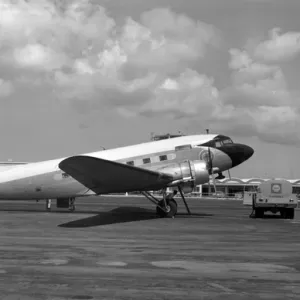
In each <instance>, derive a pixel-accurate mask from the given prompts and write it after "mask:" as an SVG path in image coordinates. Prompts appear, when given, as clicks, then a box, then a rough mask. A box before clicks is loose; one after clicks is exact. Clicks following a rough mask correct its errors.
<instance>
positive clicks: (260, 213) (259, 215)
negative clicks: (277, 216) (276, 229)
mask: <svg viewBox="0 0 300 300" xmlns="http://www.w3.org/2000/svg"><path fill="white" fill-rule="evenodd" d="M263 217H264V209H263V208H256V209H255V218H263Z"/></svg>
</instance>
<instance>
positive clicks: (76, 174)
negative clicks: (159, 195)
mask: <svg viewBox="0 0 300 300" xmlns="http://www.w3.org/2000/svg"><path fill="white" fill-rule="evenodd" d="M59 168H60V169H61V170H62V171H64V172H66V173H67V174H69V175H70V176H72V177H73V178H74V179H76V180H77V181H79V182H80V183H81V184H83V185H84V186H86V187H87V188H89V189H90V190H92V191H93V192H94V193H96V194H106V193H118V192H130V191H147V190H156V189H161V188H163V187H165V186H166V184H167V183H169V182H171V181H173V177H172V176H170V175H166V174H163V173H159V172H155V171H151V170H147V169H142V168H138V167H134V166H130V165H126V164H122V163H118V162H115V161H110V160H106V159H102V158H96V157H91V156H81V155H80V156H72V157H69V158H66V159H65V160H63V161H61V162H60V164H59Z"/></svg>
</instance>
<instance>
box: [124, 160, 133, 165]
mask: <svg viewBox="0 0 300 300" xmlns="http://www.w3.org/2000/svg"><path fill="white" fill-rule="evenodd" d="M126 164H127V165H129V166H134V162H133V160H131V161H128V162H127V163H126Z"/></svg>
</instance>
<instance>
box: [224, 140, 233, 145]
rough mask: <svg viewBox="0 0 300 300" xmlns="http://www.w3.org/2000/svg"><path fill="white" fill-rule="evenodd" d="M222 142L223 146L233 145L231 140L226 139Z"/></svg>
mask: <svg viewBox="0 0 300 300" xmlns="http://www.w3.org/2000/svg"><path fill="white" fill-rule="evenodd" d="M222 142H223V144H233V142H232V140H231V139H226V140H223V141H222Z"/></svg>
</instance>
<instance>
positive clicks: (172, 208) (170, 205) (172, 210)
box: [156, 199, 177, 218]
mask: <svg viewBox="0 0 300 300" xmlns="http://www.w3.org/2000/svg"><path fill="white" fill-rule="evenodd" d="M166 202H167V212H165V211H163V210H162V209H161V207H163V206H164V201H163V200H161V201H159V204H158V206H157V207H156V213H157V214H158V215H159V216H160V217H161V218H173V217H174V216H175V215H176V214H177V203H176V201H175V200H174V199H170V200H167V201H166Z"/></svg>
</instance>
